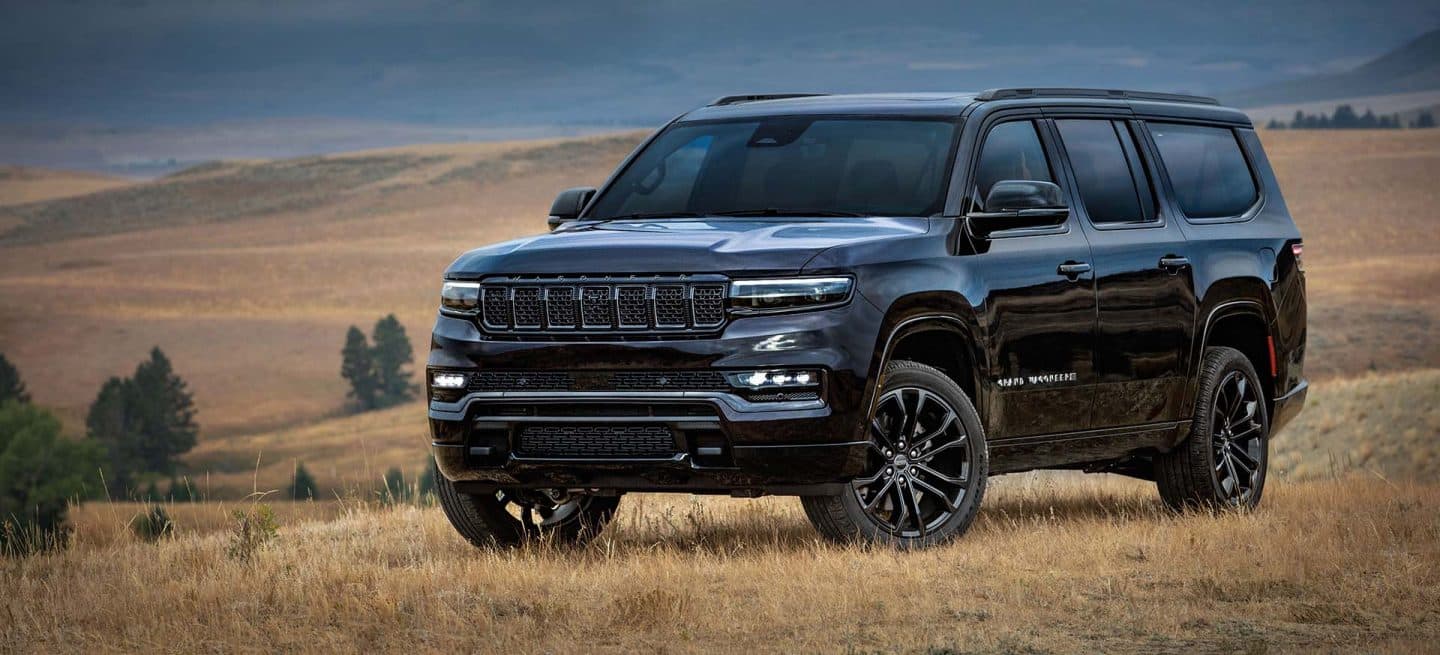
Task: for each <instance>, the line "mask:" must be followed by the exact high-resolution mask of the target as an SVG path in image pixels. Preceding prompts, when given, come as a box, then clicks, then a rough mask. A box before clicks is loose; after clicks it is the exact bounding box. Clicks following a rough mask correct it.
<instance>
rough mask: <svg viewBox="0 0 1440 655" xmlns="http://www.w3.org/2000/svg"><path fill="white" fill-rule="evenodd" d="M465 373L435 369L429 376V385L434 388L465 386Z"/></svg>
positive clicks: (458, 387)
mask: <svg viewBox="0 0 1440 655" xmlns="http://www.w3.org/2000/svg"><path fill="white" fill-rule="evenodd" d="M465 382H466V380H465V374H464V373H455V372H453V371H436V372H435V374H434V375H432V376H430V386H432V387H434V388H436V389H460V388H463V387H464V386H465Z"/></svg>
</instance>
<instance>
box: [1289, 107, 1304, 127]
mask: <svg viewBox="0 0 1440 655" xmlns="http://www.w3.org/2000/svg"><path fill="white" fill-rule="evenodd" d="M1303 127H1305V112H1303V111H1300V110H1299V109H1296V110H1295V119H1294V120H1292V121H1290V129H1293V130H1298V129H1301V128H1303Z"/></svg>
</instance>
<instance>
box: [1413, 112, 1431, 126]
mask: <svg viewBox="0 0 1440 655" xmlns="http://www.w3.org/2000/svg"><path fill="white" fill-rule="evenodd" d="M1410 127H1414V128H1420V129H1424V128H1430V127H1435V115H1434V114H1431V113H1430V112H1428V111H1422V112H1420V115H1419V116H1416V117H1415V120H1413V121H1411V122H1410Z"/></svg>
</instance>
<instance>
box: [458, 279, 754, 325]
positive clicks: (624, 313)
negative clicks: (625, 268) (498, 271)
mask: <svg viewBox="0 0 1440 655" xmlns="http://www.w3.org/2000/svg"><path fill="white" fill-rule="evenodd" d="M728 284H729V282H728V280H727V279H726V278H725V277H724V276H721V275H664V276H621V275H617V276H604V275H598V276H596V275H584V276H582V275H565V276H512V277H492V278H486V279H485V280H482V281H481V320H480V324H481V327H483V328H484V329H485V331H487V332H490V333H493V334H497V335H554V334H585V335H601V334H616V335H622V334H623V335H636V334H647V333H653V334H662V335H664V334H703V333H710V332H715V331H718V330H719V329H721V328H723V327H724V326H725V323H726V301H727V296H728V293H727V291H728Z"/></svg>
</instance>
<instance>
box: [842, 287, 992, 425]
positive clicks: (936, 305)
mask: <svg viewBox="0 0 1440 655" xmlns="http://www.w3.org/2000/svg"><path fill="white" fill-rule="evenodd" d="M896 305H897V306H898V307H892V309H891V310H890V311H889V312H887V314H886V318H885V321H884V324H883V325H884V328H883V329H881V331H880V335H879V341H878V343H877V344H876V347H875V351H874V352H875V356H874V357H873V361H871V363H870V376H869V380H868V381H867V384H866V386H867V390H866V402H865V407H866V408H867V411H868V408H869V407H870V406H872V405H873V404H874V402H875V393H876V391H877V390H878V389H879V387H880V381H881V380H880V378H881V377H882V376H883V374H884V370H885V366H886V365H887V364H889V363H890V362H891V361H895V360H897V359H907V360H911V361H917V362H919V363H922V364H926V365H928V366H932V367H934V368H936V369H939V370H940V371H941V372H943V373H945V375H946V376H947V377H949V378H950V379H952V380H954V381H955V384H957V385H959V386H960V389H961V390H963V391H964V392H965V393H966V394H967V395H969V396H970V400H971V402H972V403H973V404H974V405H975V407H976V409H977V410H979V409H980V408H982V407H984V403H983V402H982V401H981V398H980V394H982V393H983V389H984V385H983V384H981V382H982V375H981V372H982V371H983V370H984V367H985V365H986V363H987V361H986V356H985V349H984V348H983V347H981V344H980V342H979V340H978V338H977V336H978V335H979V334H980V330H979V328H978V323H977V317H976V315H975V313H974V312H973V311H972V310H971V309H970V306H969V304H968V303H964V302H963V301H960V300H958V299H956V298H947V299H946V301H941V302H937V299H933V298H932V299H929V300H919V301H915V300H912V301H910V302H897V303H896ZM982 418H983V416H982Z"/></svg>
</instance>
